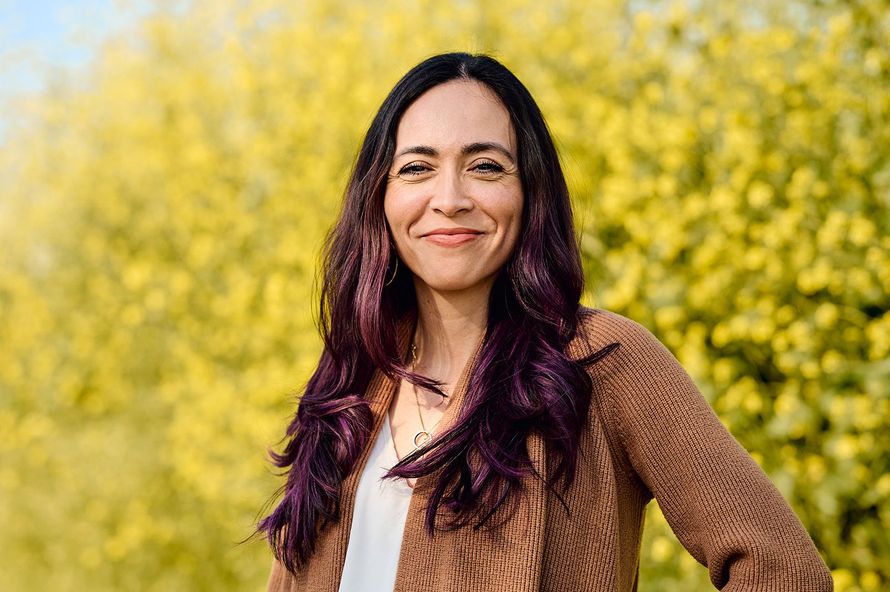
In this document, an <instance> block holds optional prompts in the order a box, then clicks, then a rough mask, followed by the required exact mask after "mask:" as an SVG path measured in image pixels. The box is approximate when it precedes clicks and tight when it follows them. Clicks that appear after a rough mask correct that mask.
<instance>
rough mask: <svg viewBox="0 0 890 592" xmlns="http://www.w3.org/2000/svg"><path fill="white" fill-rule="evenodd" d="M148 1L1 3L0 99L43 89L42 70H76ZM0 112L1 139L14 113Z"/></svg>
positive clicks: (1, 0)
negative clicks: (104, 40) (103, 41)
mask: <svg viewBox="0 0 890 592" xmlns="http://www.w3.org/2000/svg"><path fill="white" fill-rule="evenodd" d="M150 4H151V3H150V2H149V1H147V0H141V1H140V0H67V1H63V0H0V100H2V99H6V98H8V97H10V96H18V95H20V94H22V93H29V94H30V93H32V92H39V91H41V90H42V89H43V88H44V87H45V80H46V77H45V74H44V73H45V72H46V71H48V70H51V69H65V70H77V69H79V68H82V67H84V66H85V65H86V64H88V63H89V61H90V59H91V58H92V57H93V56H94V55H95V54H96V50H95V48H96V47H97V46H98V45H99V44H100V43H101V41H102V39H104V38H106V37H107V36H109V35H110V34H112V33H114V32H115V31H117V30H121V29H124V28H126V26H127V25H128V24H129V23H130V22H132V21H133V20H134V19H135V18H137V17H138V16H139V15H140V14H143V13H145V12H147V11H148V8H149V7H150V6H149V5H150ZM7 111H8V110H4V111H3V112H0V140H2V138H3V130H4V129H5V127H6V125H7V122H8V121H9V118H11V117H14V116H15V114H14V113H9V112H7Z"/></svg>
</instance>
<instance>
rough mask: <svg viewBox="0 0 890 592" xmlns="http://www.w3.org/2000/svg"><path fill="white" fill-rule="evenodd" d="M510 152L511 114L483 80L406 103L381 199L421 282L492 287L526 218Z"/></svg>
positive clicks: (437, 286) (402, 253) (435, 286)
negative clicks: (523, 219)
mask: <svg viewBox="0 0 890 592" xmlns="http://www.w3.org/2000/svg"><path fill="white" fill-rule="evenodd" d="M516 161H517V152H516V135H515V132H514V130H513V126H512V123H511V122H510V116H509V114H508V113H507V110H506V108H505V107H504V105H503V104H502V103H501V101H500V99H499V98H498V97H497V95H495V94H494V93H493V92H492V91H491V90H490V89H489V88H488V87H487V86H485V85H483V84H481V83H479V82H477V81H466V80H454V81H450V82H447V83H444V84H440V85H438V86H435V87H433V88H431V89H430V90H428V91H427V92H425V93H424V94H422V95H421V96H420V97H419V98H418V99H417V100H416V101H414V103H412V104H411V105H410V106H409V107H408V109H407V110H406V111H405V113H404V114H403V116H402V119H401V121H400V122H399V127H398V130H397V133H396V148H395V156H394V158H393V163H392V166H391V167H390V171H389V177H388V181H387V185H386V194H385V196H384V200H383V207H384V212H385V214H386V220H387V222H388V223H389V228H390V231H391V232H392V237H393V239H394V241H395V245H396V249H397V251H398V254H399V257H400V258H401V260H402V262H403V263H404V264H405V265H407V266H408V268H409V269H410V270H411V271H412V272H413V274H414V280H415V285H417V284H418V283H419V284H420V285H418V286H417V287H418V288H421V287H424V286H426V287H429V288H431V289H432V290H435V291H437V292H453V291H462V290H467V289H474V288H480V287H488V288H490V287H491V284H492V283H493V282H494V278H495V276H496V274H497V272H498V270H499V269H500V268H501V267H503V265H504V264H505V263H506V262H507V260H508V259H509V257H510V254H511V253H512V251H513V247H514V246H515V244H516V240H517V236H518V235H519V228H520V225H521V221H522V207H523V196H522V186H521V183H520V179H519V169H518V166H517V162H516Z"/></svg>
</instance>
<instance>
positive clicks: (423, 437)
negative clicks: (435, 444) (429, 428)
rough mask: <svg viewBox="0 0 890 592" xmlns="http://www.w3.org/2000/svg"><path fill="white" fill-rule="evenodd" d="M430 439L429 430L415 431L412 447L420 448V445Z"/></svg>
mask: <svg viewBox="0 0 890 592" xmlns="http://www.w3.org/2000/svg"><path fill="white" fill-rule="evenodd" d="M432 439H433V437H432V436H430V433H429V432H425V431H422V430H421V431H419V432H417V433H416V434H414V447H415V448H420V447H421V446H423V445H425V444H426V443H427V442H429V441H430V440H432Z"/></svg>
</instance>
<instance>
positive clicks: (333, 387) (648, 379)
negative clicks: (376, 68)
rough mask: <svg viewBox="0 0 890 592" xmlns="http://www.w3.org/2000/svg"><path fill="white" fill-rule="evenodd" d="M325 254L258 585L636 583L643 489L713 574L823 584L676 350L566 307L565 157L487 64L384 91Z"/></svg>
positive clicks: (569, 276) (572, 243)
mask: <svg viewBox="0 0 890 592" xmlns="http://www.w3.org/2000/svg"><path fill="white" fill-rule="evenodd" d="M324 266H325V267H324V274H325V276H324V277H325V279H324V283H323V287H322V292H323V294H322V301H321V319H322V334H323V338H324V345H325V347H324V351H323V352H322V356H321V359H320V360H319V364H318V368H317V369H316V371H315V373H314V374H313V376H312V378H311V380H310V381H309V383H308V384H307V386H306V390H305V392H304V394H303V396H302V399H301V401H300V405H299V407H298V409H297V412H296V415H295V417H294V419H293V421H292V422H291V424H290V426H288V429H287V437H288V438H289V441H288V443H287V445H286V447H285V449H284V451H283V453H282V454H276V453H273V459H274V460H275V462H276V464H277V466H279V467H282V468H287V469H288V477H287V482H286V484H285V485H284V488H283V489H284V497H283V499H282V500H281V501H280V502H279V503H278V505H277V507H276V508H275V509H274V511H273V512H272V513H271V514H270V515H269V516H267V517H265V518H264V519H263V520H262V521H261V522H260V523H259V525H258V530H259V531H260V532H264V533H266V535H267V537H268V540H269V542H270V544H271V546H272V550H273V554H274V556H275V560H274V563H273V568H272V572H271V575H270V579H269V590H270V591H282V592H283V591H285V590H289V591H296V590H300V591H316V590H325V591H330V592H336V591H337V590H339V591H341V592H359V591H365V590H367V591H372V590H373V591H381V590H398V591H406V592H407V591H409V590H420V589H423V590H430V591H438V590H474V591H494V590H509V591H532V590H619V591H630V590H635V589H636V587H637V573H638V563H639V561H638V559H639V550H640V535H641V530H642V525H643V516H644V510H645V506H646V504H647V503H648V502H649V501H650V500H651V499H653V498H657V499H658V502H659V504H660V506H661V508H662V510H663V512H664V514H665V516H666V517H667V519H668V521H669V522H670V524H671V527H672V528H673V529H674V531H675V532H676V534H677V536H678V538H679V539H680V541H681V542H682V543H683V544H684V546H685V547H686V548H687V549H688V550H689V552H690V553H691V554H692V555H693V556H694V557H695V558H696V559H697V560H698V561H699V562H701V563H702V564H704V565H706V566H707V567H708V570H709V572H710V577H711V581H712V582H713V584H714V585H715V586H716V587H718V588H722V589H724V590H779V591H783V590H788V591H791V590H807V591H822V590H830V589H831V586H832V584H831V578H830V575H829V573H828V570H827V569H826V567H825V565H824V563H823V562H822V560H821V559H820V557H819V554H818V552H817V550H816V548H815V546H814V545H813V542H812V541H811V540H810V538H809V536H808V535H807V533H806V531H805V530H804V529H803V526H802V525H801V524H800V522H799V521H798V519H797V517H796V516H795V515H794V513H793V512H792V511H791V509H790V508H789V507H788V505H787V503H786V502H785V501H784V499H782V496H781V495H780V494H779V492H778V491H777V490H776V489H775V487H773V485H772V484H771V483H770V482H769V480H768V479H767V477H766V476H765V475H764V473H763V472H762V471H761V470H760V468H759V467H758V466H757V464H756V463H754V461H753V460H752V459H751V457H750V456H749V455H748V454H747V452H746V451H745V450H744V449H743V448H742V447H741V446H740V445H739V444H738V443H737V442H736V441H735V439H734V438H733V437H732V436H731V435H730V434H729V432H728V431H727V430H726V428H725V427H724V426H723V424H722V423H721V422H720V420H719V419H718V418H717V417H716V416H715V415H714V413H713V411H712V410H711V409H710V407H709V406H708V404H707V402H706V401H705V400H704V398H703V397H702V395H701V393H700V392H699V391H698V389H697V388H696V386H695V384H694V383H693V382H692V380H691V378H690V377H689V375H688V374H687V373H686V372H685V370H684V369H683V368H682V367H680V365H679V363H678V362H677V360H676V359H675V358H674V357H673V356H672V355H671V353H670V352H669V351H668V350H667V349H666V348H665V347H664V346H663V345H662V344H661V343H660V342H659V341H658V340H657V339H656V338H655V337H654V336H653V335H652V334H651V333H650V332H649V331H647V330H646V329H645V328H644V327H642V326H641V325H640V324H638V323H636V322H634V321H632V320H630V319H628V318H626V317H623V316H620V315H618V314H616V313H613V312H610V311H607V310H603V309H588V308H584V307H582V306H580V304H579V299H580V296H581V291H582V287H583V276H582V272H581V264H580V254H579V251H578V246H577V242H576V237H575V232H574V229H573V226H572V213H571V207H570V200H569V194H568V189H567V187H566V183H565V179H564V177H563V174H562V170H561V167H560V164H559V158H558V156H557V153H556V150H555V148H554V145H553V141H552V139H551V137H550V134H549V132H548V130H547V126H546V124H545V123H544V119H543V117H542V115H541V112H540V110H539V109H538V107H537V105H536V104H535V102H534V100H533V99H532V97H531V95H530V94H529V92H528V91H527V90H526V88H525V87H524V86H523V85H522V83H521V82H519V80H518V79H516V77H515V76H514V75H513V74H512V73H511V72H510V71H509V70H507V69H506V68H505V67H504V66H502V65H501V64H500V63H498V62H497V61H495V60H494V59H492V58H490V57H487V56H480V55H476V56H474V55H469V54H464V53H454V54H444V55H439V56H434V57H432V58H430V59H428V60H426V61H424V62H423V63H421V64H419V65H418V66H416V67H415V68H414V69H412V70H411V71H410V72H408V73H407V74H406V75H405V76H404V77H403V78H402V79H401V80H400V81H399V82H398V83H397V84H396V86H395V88H393V90H392V91H391V92H390V94H389V95H388V96H387V98H386V100H385V101H384V102H383V105H382V106H381V107H380V110H379V111H378V113H377V115H376V116H375V118H374V120H373V122H372V124H371V127H370V129H369V130H368V133H367V134H366V136H365V140H364V142H363V144H362V148H361V150H360V152H359V157H358V159H357V162H356V166H355V169H354V170H353V172H352V176H351V178H350V183H349V186H348V188H347V191H346V197H345V203H344V207H343V212H342V214H341V216H340V219H339V220H338V222H337V224H336V225H335V226H334V228H333V229H332V231H331V234H330V236H329V239H328V241H327V243H326V252H325V261H324Z"/></svg>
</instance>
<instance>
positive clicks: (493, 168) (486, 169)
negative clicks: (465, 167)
mask: <svg viewBox="0 0 890 592" xmlns="http://www.w3.org/2000/svg"><path fill="white" fill-rule="evenodd" d="M473 168H475V169H476V170H477V171H480V172H482V173H488V174H491V173H502V172H504V167H502V166H501V165H499V164H498V163H496V162H492V161H490V160H485V161H483V162H480V163H479V164H477V165H476V166H475V167H473Z"/></svg>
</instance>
